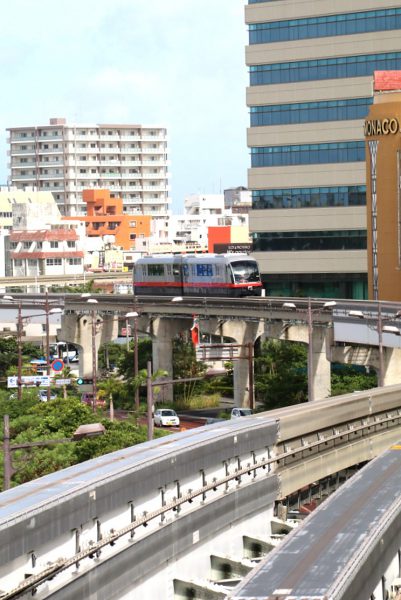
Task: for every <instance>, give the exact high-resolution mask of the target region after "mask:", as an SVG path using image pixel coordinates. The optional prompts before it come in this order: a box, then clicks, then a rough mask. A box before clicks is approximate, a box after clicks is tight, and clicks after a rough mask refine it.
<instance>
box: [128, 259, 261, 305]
mask: <svg viewBox="0 0 401 600" xmlns="http://www.w3.org/2000/svg"><path fill="white" fill-rule="evenodd" d="M133 287H134V293H135V294H136V295H152V294H153V295H157V296H226V297H239V296H260V295H261V290H262V283H261V280H260V273H259V267H258V263H257V262H256V260H254V259H253V258H250V257H249V256H247V255H246V254H182V255H155V256H146V257H144V258H140V259H138V260H137V261H136V263H135V265H134V271H133Z"/></svg>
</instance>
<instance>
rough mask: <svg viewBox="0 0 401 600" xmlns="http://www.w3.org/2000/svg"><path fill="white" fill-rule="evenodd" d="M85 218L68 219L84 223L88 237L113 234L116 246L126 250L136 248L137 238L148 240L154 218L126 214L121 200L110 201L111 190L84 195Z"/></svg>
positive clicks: (113, 199)
mask: <svg viewBox="0 0 401 600" xmlns="http://www.w3.org/2000/svg"><path fill="white" fill-rule="evenodd" d="M82 197H83V200H84V202H86V216H82V217H67V218H68V220H69V221H71V220H76V221H84V222H85V224H86V235H87V236H88V237H104V236H106V235H113V236H114V238H115V244H116V246H120V247H121V248H123V249H124V250H131V249H132V248H134V247H135V240H136V238H149V237H150V235H151V222H152V217H150V216H147V215H141V214H138V215H126V214H124V213H123V201H122V199H121V198H111V197H110V192H109V190H98V189H90V190H84V191H83V193H82Z"/></svg>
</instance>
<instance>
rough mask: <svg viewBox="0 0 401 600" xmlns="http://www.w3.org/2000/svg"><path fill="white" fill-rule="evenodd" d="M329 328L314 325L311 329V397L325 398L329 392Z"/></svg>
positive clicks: (316, 398)
mask: <svg viewBox="0 0 401 600" xmlns="http://www.w3.org/2000/svg"><path fill="white" fill-rule="evenodd" d="M328 332H331V330H328V329H327V327H318V326H315V327H314V328H313V331H312V352H311V357H312V367H311V369H310V371H309V372H310V374H311V375H312V387H313V399H314V400H320V399H322V398H327V397H328V396H330V393H331V363H330V361H329V360H328V358H327V348H328V343H329V340H328V338H330V337H331V336H330V333H328Z"/></svg>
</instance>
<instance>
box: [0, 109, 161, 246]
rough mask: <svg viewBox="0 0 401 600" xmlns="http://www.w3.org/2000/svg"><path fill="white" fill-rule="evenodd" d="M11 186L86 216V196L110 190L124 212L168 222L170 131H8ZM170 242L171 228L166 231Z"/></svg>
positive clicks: (57, 123) (106, 127)
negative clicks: (84, 193)
mask: <svg viewBox="0 0 401 600" xmlns="http://www.w3.org/2000/svg"><path fill="white" fill-rule="evenodd" d="M7 131H8V143H9V157H10V162H9V168H10V184H11V185H13V186H16V187H17V188H19V189H25V188H26V186H35V187H36V188H37V189H38V190H44V191H50V192H52V193H53V195H54V197H55V200H56V202H57V204H58V205H59V207H60V212H61V213H62V214H63V215H66V216H71V215H79V214H84V213H85V205H84V202H83V198H82V191H83V190H84V189H86V188H99V189H103V188H108V189H109V190H110V191H111V193H112V195H115V196H118V197H120V198H122V200H123V205H124V212H126V213H128V214H146V215H150V216H152V217H155V218H156V219H160V220H162V221H166V216H167V215H168V214H169V212H170V203H171V199H170V195H169V184H168V178H169V172H168V164H169V160H168V148H167V131H166V129H165V128H164V127H160V126H154V127H153V126H150V127H147V126H146V127H145V126H143V125H110V124H103V125H69V124H67V122H66V120H65V119H50V123H49V125H43V126H31V127H12V128H9V129H8V130H7ZM165 231H166V237H167V227H165Z"/></svg>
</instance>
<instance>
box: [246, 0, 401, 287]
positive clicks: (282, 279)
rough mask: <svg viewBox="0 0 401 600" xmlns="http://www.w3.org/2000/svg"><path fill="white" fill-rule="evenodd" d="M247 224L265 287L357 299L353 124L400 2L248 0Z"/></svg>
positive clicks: (392, 33)
mask: <svg viewBox="0 0 401 600" xmlns="http://www.w3.org/2000/svg"><path fill="white" fill-rule="evenodd" d="M245 14H246V23H247V24H248V25H249V45H248V47H247V49H246V61H247V64H248V66H249V70H250V85H249V87H248V90H247V103H248V106H249V107H250V128H249V130H248V145H249V147H250V151H251V168H250V170H249V175H248V187H249V188H250V189H251V190H252V211H251V213H250V230H251V233H252V237H253V250H254V256H255V258H257V259H258V261H259V264H260V268H261V271H262V277H263V280H264V282H265V287H266V290H267V293H268V294H272V295H291V296H292V295H304V296H305V295H308V296H317V297H324V296H326V297H327V296H330V297H344V298H347V297H348V298H365V297H367V294H368V292H367V223H366V173H365V168H366V166H365V142H364V130H363V122H364V119H365V117H366V115H367V114H368V111H369V107H370V105H371V104H372V102H373V95H372V75H373V72H374V71H375V70H387V69H399V68H401V36H400V29H401V0H394V1H392V2H389V1H388V0H387V1H386V0H347V1H346V0H337V1H336V2H335V3H333V2H331V1H329V0H275V1H274V2H271V1H261V0H248V5H247V6H246V9H245Z"/></svg>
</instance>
